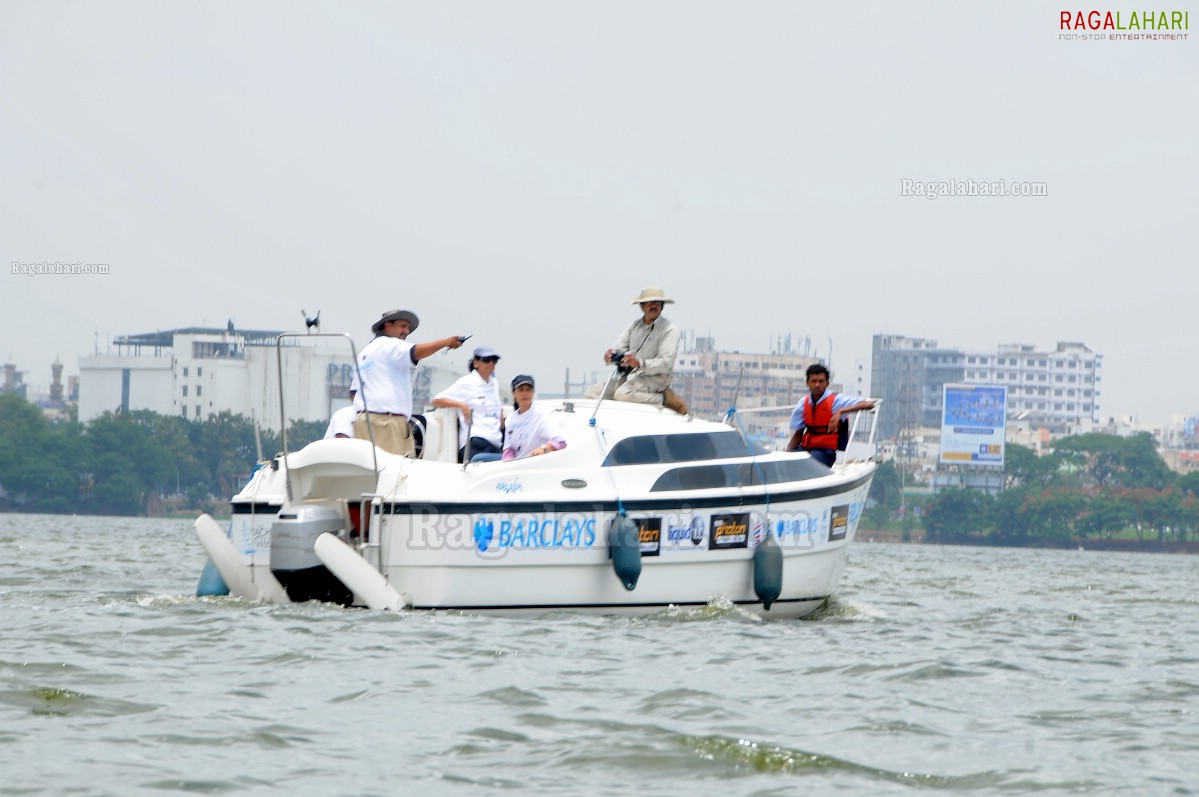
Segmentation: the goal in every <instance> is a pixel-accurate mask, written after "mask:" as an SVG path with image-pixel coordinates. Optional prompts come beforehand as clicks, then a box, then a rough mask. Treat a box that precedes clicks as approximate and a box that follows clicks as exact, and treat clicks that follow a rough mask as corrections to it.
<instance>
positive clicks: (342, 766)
mask: <svg viewBox="0 0 1199 797" xmlns="http://www.w3.org/2000/svg"><path fill="white" fill-rule="evenodd" d="M203 561H204V560H203V553H202V551H201V550H200V547H199V545H198V543H196V542H195V539H194V537H193V535H192V531H191V524H190V522H188V521H170V520H167V521H164V520H145V519H124V518H93V517H63V516H30V515H0V795H18V794H20V795H27V794H36V795H42V794H44V795H128V794H163V793H171V792H178V793H201V794H280V795H310V794H311V795H397V794H415V793H420V794H463V795H466V794H470V795H479V794H513V795H517V794H519V795H527V794H533V795H539V794H544V795H561V794H583V795H621V797H627V795H630V794H642V793H643V794H680V795H687V796H688V797H701V796H702V795H722V796H723V795H733V794H737V795H742V794H758V795H791V794H801V793H803V794H832V793H836V794H838V795H847V794H860V795H880V794H908V793H915V792H934V793H936V792H940V793H947V794H1025V793H1033V792H1036V793H1043V794H1117V793H1119V794H1137V795H1153V794H1162V795H1165V794H1196V793H1199V758H1197V754H1196V750H1199V720H1197V718H1196V715H1195V712H1196V706H1197V704H1199V633H1197V632H1199V586H1197V585H1199V578H1197V576H1199V559H1197V558H1195V557H1186V556H1168V555H1154V554H1113V553H1092V552H1085V551H1033V550H998V549H995V550H993V549H981V548H956V547H936V546H923V547H917V546H899V545H865V544H858V545H857V546H856V547H855V548H854V550H853V554H852V555H851V559H850V565H849V567H848V569H847V571H846V578H845V580H844V581H843V583H842V587H841V590H840V592H839V595H838V597H837V599H836V601H835V602H834V603H833V604H832V605H831V606H829V607H828V608H827V609H826V610H824V611H822V612H820V613H819V614H818V615H817V616H815V617H814V618H812V619H809V620H804V621H778V622H760V621H758V620H756V619H753V618H750V617H748V616H746V615H744V614H742V613H740V612H738V611H737V610H735V609H731V608H728V607H722V606H720V605H713V606H710V607H708V608H707V609H705V610H702V611H676V612H664V613H662V614H660V615H657V616H654V617H648V618H636V619H628V618H606V617H590V616H584V615H574V614H569V613H562V614H554V615H549V616H546V617H542V618H539V619H531V620H530V619H520V620H516V619H503V618H494V617H486V616H466V615H457V614H401V615H387V614H376V613H370V612H366V611H356V610H342V609H339V608H334V607H330V606H325V605H312V604H309V605H300V606H263V605H255V604H247V603H243V602H241V601H237V600H232V599H224V598H221V599H214V598H204V599H197V598H195V597H193V593H194V590H195V585H196V580H197V577H198V576H199V573H200V569H201V566H202V564H203Z"/></svg>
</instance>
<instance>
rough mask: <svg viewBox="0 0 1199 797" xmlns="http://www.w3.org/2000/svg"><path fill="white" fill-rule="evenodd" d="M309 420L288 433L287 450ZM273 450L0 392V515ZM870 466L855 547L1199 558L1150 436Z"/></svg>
mask: <svg viewBox="0 0 1199 797" xmlns="http://www.w3.org/2000/svg"><path fill="white" fill-rule="evenodd" d="M324 431H325V424H324V423H323V422H296V423H294V424H292V426H291V427H289V429H288V432H287V439H288V445H289V447H290V448H292V449H298V448H300V447H301V446H303V445H306V444H307V443H309V442H311V441H313V440H316V439H319V438H321V437H323V436H324ZM281 449H282V445H281V438H280V435H279V434H278V432H276V431H273V430H256V429H255V428H254V425H253V423H252V422H251V421H250V420H248V419H246V418H244V417H242V416H240V415H233V414H231V413H228V412H225V413H221V414H219V415H215V416H212V417H210V418H208V419H207V420H189V419H186V418H181V417H178V416H174V415H159V414H157V413H154V412H149V411H145V410H142V411H136V412H128V413H105V414H104V415H102V416H100V417H98V418H95V419H93V420H91V421H89V422H88V423H86V424H81V423H79V422H78V421H76V420H73V419H72V420H61V421H52V420H49V419H47V418H46V417H45V416H44V415H43V414H42V413H41V411H40V410H39V409H38V408H37V407H36V406H35V405H33V404H30V403H29V402H27V401H25V400H24V399H22V398H20V397H19V396H15V395H11V394H8V395H0V511H14V512H46V513H75V514H93V515H143V516H144V515H151V516H161V515H169V514H193V513H195V512H199V511H206V512H210V513H214V514H218V515H226V514H227V513H228V501H229V497H230V496H232V495H233V494H234V493H236V492H237V490H238V489H240V487H241V486H242V485H243V484H245V482H246V480H247V479H248V478H249V474H250V471H251V470H252V469H253V467H254V465H255V463H257V462H258V460H259V451H261V452H262V453H263V454H265V455H266V456H267V457H270V456H272V455H273V454H274V453H275V452H277V451H279V450H281ZM904 481H905V479H904V477H903V474H902V473H901V471H900V468H899V467H898V466H897V464H896V463H894V462H887V463H883V464H882V465H880V466H879V469H878V472H877V473H876V475H875V478H874V482H873V484H872V485H871V490H870V496H869V502H868V506H867V508H866V510H865V513H864V515H863V518H862V521H861V526H860V531H859V537H860V538H862V539H865V540H871V539H873V540H880V541H894V542H929V543H949V544H954V543H956V544H976V545H1009V546H1039V547H1072V546H1076V545H1082V546H1085V547H1088V548H1112V549H1119V550H1180V551H1189V552H1199V472H1195V473H1188V474H1186V475H1178V474H1175V473H1174V472H1172V471H1171V470H1170V469H1169V468H1168V467H1166V464H1165V462H1164V461H1163V460H1162V458H1161V456H1160V455H1159V454H1158V452H1157V449H1156V444H1155V442H1154V440H1153V438H1152V436H1150V435H1148V434H1139V435H1134V436H1132V437H1116V436H1113V435H1104V434H1098V433H1088V434H1083V435H1075V436H1072V437H1066V438H1063V439H1061V440H1059V441H1057V442H1056V443H1055V444H1054V447H1053V449H1052V450H1051V451H1050V452H1049V453H1048V454H1046V455H1044V456H1036V455H1035V454H1034V453H1033V452H1032V451H1031V450H1030V449H1027V448H1024V447H1022V446H1018V445H1012V444H1009V445H1008V446H1007V447H1006V461H1005V463H1004V468H1003V489H1002V490H1001V491H1000V492H999V493H998V494H997V495H991V494H988V493H987V492H984V491H981V490H974V489H970V490H968V489H950V490H944V489H943V490H941V491H939V492H937V493H935V494H933V493H927V492H925V493H917V492H914V491H912V490H905V489H904V488H903V483H904Z"/></svg>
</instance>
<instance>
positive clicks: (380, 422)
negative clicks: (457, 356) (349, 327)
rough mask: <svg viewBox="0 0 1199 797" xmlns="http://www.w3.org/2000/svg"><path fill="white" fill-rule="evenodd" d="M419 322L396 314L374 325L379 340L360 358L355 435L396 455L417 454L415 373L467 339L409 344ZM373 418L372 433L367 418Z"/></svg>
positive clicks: (404, 313)
mask: <svg viewBox="0 0 1199 797" xmlns="http://www.w3.org/2000/svg"><path fill="white" fill-rule="evenodd" d="M419 325H420V319H418V318H417V317H416V314H415V313H412V312H409V311H408V310H391V311H388V312H386V313H384V314H383V315H382V317H381V318H380V319H379V320H378V321H376V322H375V323H374V324H372V325H371V331H372V332H374V333H375V338H374V340H372V341H371V342H370V343H368V344H366V346H364V347H363V348H362V351H361V352H359V354H358V371H359V373H360V374H361V375H362V384H361V385H360V387H361V391H360V392H359V393H358V397H357V399H355V402H354V403H355V405H357V406H358V408H359V409H360V410H363V411H362V412H360V413H359V414H358V417H357V418H356V419H355V420H354V437H357V438H359V439H360V440H369V439H371V437H370V432H371V431H373V432H374V439H375V445H376V446H378V447H379V448H381V449H383V450H384V451H390V452H391V453H393V454H399V455H401V456H406V457H411V456H414V455H415V454H416V446H415V443H414V441H413V439H412V431H411V430H410V429H409V427H408V418H409V417H410V416H411V415H412V371H413V370H414V369H415V368H416V364H417V363H418V362H420V361H421V360H423V359H425V358H426V357H428V356H429V355H431V354H436V353H437V352H439V351H441V350H442V349H456V348H458V347H459V346H461V345H462V341H463V340H464V338H462V337H460V336H458V335H453V336H451V337H448V338H441V339H440V340H434V341H430V342H428V343H415V344H414V343H409V342H408V340H407V338H408V336H409V335H410V334H411V333H413V332H415V331H416V328H417V326H419ZM368 417H369V419H370V430H368V429H367V419H368Z"/></svg>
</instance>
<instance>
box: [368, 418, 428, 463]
mask: <svg viewBox="0 0 1199 797" xmlns="http://www.w3.org/2000/svg"><path fill="white" fill-rule="evenodd" d="M367 415H369V416H370V419H371V428H370V430H371V431H372V432H374V433H375V445H376V446H378V447H379V448H381V449H383V450H384V451H388V452H390V453H392V454H399V455H400V456H402V457H415V456H416V442H415V441H414V440H413V439H412V429H411V428H410V427H409V426H408V418H407V417H406V416H403V415H390V414H388V413H386V412H370V413H366V412H360V413H358V417H356V418H355V419H354V437H356V438H358V439H359V440H370V439H371V436H370V434H369V433H368V432H367V429H366V417H367Z"/></svg>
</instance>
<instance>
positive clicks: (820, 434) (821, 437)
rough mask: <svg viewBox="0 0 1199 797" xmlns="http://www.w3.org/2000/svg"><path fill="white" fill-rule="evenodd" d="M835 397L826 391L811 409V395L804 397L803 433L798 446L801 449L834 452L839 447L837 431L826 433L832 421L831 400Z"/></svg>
mask: <svg viewBox="0 0 1199 797" xmlns="http://www.w3.org/2000/svg"><path fill="white" fill-rule="evenodd" d="M836 397H837V396H836V394H835V393H831V392H829V391H827V390H826V391H825V393H824V395H823V396H821V397H820V400H819V401H817V402H816V406H815V407H813V406H812V396H811V394H808V395H806V396H804V399H803V422H804V433H803V441H802V442H801V444H800V445H801V446H802V447H803V448H828V449H831V450H833V451H836V450H837V449H838V448H839V447H840V446H839V445H838V436H837V430H836V429H834V430H833V431H831V432H830V431H828V425H829V424H830V423H832V421H833V399H835V398H836Z"/></svg>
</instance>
